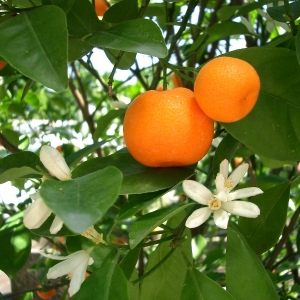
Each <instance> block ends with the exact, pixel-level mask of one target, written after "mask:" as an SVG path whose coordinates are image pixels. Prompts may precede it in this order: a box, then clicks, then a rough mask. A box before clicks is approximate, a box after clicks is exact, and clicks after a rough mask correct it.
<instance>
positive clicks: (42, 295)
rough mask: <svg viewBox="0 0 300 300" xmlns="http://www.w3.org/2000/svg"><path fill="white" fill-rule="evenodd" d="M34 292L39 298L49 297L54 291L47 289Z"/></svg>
mask: <svg viewBox="0 0 300 300" xmlns="http://www.w3.org/2000/svg"><path fill="white" fill-rule="evenodd" d="M39 287H41V286H39ZM36 293H37V295H38V296H39V297H40V298H41V299H51V298H52V297H53V296H54V295H55V293H56V291H55V289H51V290H48V291H36Z"/></svg>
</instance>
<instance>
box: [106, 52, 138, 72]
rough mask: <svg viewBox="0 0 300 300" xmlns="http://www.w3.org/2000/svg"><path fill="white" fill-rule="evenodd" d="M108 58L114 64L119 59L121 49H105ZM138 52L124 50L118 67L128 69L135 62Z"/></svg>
mask: <svg viewBox="0 0 300 300" xmlns="http://www.w3.org/2000/svg"><path fill="white" fill-rule="evenodd" d="M103 50H104V52H105V54H106V56H107V58H108V59H109V60H110V62H111V63H112V64H113V65H114V64H115V63H116V61H117V60H118V55H119V54H120V51H119V50H114V49H107V48H104V49H103ZM135 59H136V53H131V52H123V55H122V58H121V59H120V60H119V62H118V65H117V68H118V69H121V70H128V69H129V68H130V67H131V66H132V65H133V64H134V62H135Z"/></svg>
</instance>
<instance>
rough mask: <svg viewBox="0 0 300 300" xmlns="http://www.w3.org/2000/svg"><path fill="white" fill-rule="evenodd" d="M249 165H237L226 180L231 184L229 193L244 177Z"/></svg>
mask: <svg viewBox="0 0 300 300" xmlns="http://www.w3.org/2000/svg"><path fill="white" fill-rule="evenodd" d="M248 168H249V165H248V164H246V163H243V164H241V165H239V166H238V167H237V168H236V169H235V170H234V171H233V172H232V173H231V174H230V176H229V177H228V178H227V180H228V181H229V182H230V183H231V186H230V189H229V191H231V190H232V189H233V188H234V187H235V186H236V185H237V184H238V183H239V182H240V181H241V179H242V178H243V177H244V175H245V173H246V172H247V170H248Z"/></svg>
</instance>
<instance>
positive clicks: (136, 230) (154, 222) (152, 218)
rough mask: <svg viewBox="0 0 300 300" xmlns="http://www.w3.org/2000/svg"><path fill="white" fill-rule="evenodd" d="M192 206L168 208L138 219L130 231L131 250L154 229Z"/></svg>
mask: <svg viewBox="0 0 300 300" xmlns="http://www.w3.org/2000/svg"><path fill="white" fill-rule="evenodd" d="M191 205H194V204H193V203H189V204H185V205H181V206H177V205H173V206H168V207H165V208H162V209H159V210H156V211H154V212H151V213H148V214H146V215H144V216H142V217H140V218H139V219H137V220H136V221H135V222H134V223H133V224H132V226H131V228H130V231H129V243H130V248H131V249H133V248H135V247H136V246H137V245H138V243H139V242H141V241H142V240H143V239H144V238H145V237H146V236H147V235H148V234H149V233H150V232H151V231H152V230H153V229H155V228H156V227H158V226H159V225H161V224H162V223H163V222H165V221H166V220H168V219H170V218H171V217H172V216H174V215H176V214H178V213H179V212H180V211H182V210H184V209H185V208H187V207H189V206H191Z"/></svg>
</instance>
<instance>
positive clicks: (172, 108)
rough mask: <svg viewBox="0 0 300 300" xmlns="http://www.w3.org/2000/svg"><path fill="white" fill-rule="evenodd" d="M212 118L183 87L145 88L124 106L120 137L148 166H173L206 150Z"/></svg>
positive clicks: (140, 160) (189, 163)
mask: <svg viewBox="0 0 300 300" xmlns="http://www.w3.org/2000/svg"><path fill="white" fill-rule="evenodd" d="M213 126H214V125H213V120H211V119H210V118H208V117H207V116H206V115H205V114H204V113H203V112H202V110H201V109H200V108H199V106H198V104H197V102H196V100H195V98H194V93H193V92H192V91H191V90H188V89H186V88H175V89H172V90H167V91H161V92H159V91H153V90H151V91H147V92H145V93H143V94H141V95H139V96H138V97H137V98H136V99H135V100H134V101H133V102H132V103H131V104H130V106H129V107H128V109H127V112H126V114H125V117H124V140H125V143H126V145H127V148H128V151H129V152H130V153H131V155H132V156H133V157H134V158H135V159H136V160H137V161H138V162H140V163H141V164H144V165H146V166H149V167H175V166H186V165H191V164H193V163H196V162H197V161H198V160H200V159H201V158H202V157H203V156H204V155H205V154H206V153H207V152H208V150H209V147H210V145H211V142H212V139H213V135H214V127H213Z"/></svg>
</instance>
